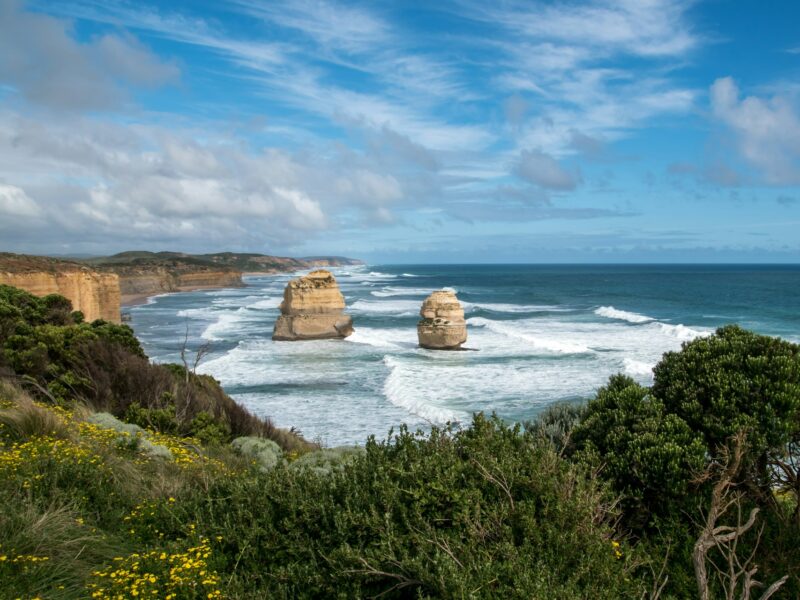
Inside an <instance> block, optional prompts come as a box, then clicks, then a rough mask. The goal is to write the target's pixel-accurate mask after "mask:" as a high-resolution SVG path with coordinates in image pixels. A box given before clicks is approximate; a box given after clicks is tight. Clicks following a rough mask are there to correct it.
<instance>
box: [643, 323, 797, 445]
mask: <svg viewBox="0 0 800 600" xmlns="http://www.w3.org/2000/svg"><path fill="white" fill-rule="evenodd" d="M653 373H654V381H653V395H654V396H656V397H657V398H659V399H660V400H661V401H662V402H663V403H664V406H665V407H666V410H667V411H668V412H670V413H672V414H675V415H677V416H679V417H681V418H682V419H683V420H684V421H685V422H686V423H687V424H688V425H689V427H691V429H692V430H693V431H697V432H700V433H702V434H703V436H704V437H705V441H706V445H707V448H708V450H709V452H710V453H713V452H714V451H715V449H716V448H718V447H719V446H721V445H723V444H725V442H726V440H727V439H728V438H729V437H730V436H732V435H735V434H736V433H737V432H738V431H747V432H748V441H749V444H750V446H751V448H752V451H753V453H754V454H755V455H762V454H764V453H766V452H767V451H768V450H769V449H771V448H777V447H781V446H783V445H785V444H786V443H787V442H788V441H789V439H790V437H791V436H792V433H793V432H794V431H795V430H796V428H797V420H798V414H800V346H798V345H797V344H792V343H789V342H786V341H784V340H781V339H779V338H774V337H769V336H766V335H757V334H755V333H752V332H750V331H746V330H744V329H741V328H740V327H737V326H734V325H731V326H728V327H723V328H720V329H718V330H717V332H716V333H715V334H714V335H711V336H708V337H703V338H699V339H696V340H694V341H692V342H690V343H688V344H685V345H684V347H683V349H682V350H681V351H680V352H668V353H667V354H665V355H664V358H663V359H662V360H661V362H660V363H659V364H658V365H656V367H655V369H654V370H653Z"/></svg>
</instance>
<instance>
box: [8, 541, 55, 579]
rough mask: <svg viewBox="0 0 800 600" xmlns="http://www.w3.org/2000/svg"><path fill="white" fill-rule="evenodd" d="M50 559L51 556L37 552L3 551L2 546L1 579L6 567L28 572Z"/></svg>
mask: <svg viewBox="0 0 800 600" xmlns="http://www.w3.org/2000/svg"><path fill="white" fill-rule="evenodd" d="M48 560H50V557H49V556H37V555H35V554H17V553H16V552H14V551H13V550H10V551H3V548H2V546H0V581H2V578H3V575H2V574H3V571H4V570H6V569H21V570H22V572H23V573H28V572H29V571H30V569H31V568H32V567H36V566H37V565H39V564H40V563H43V562H47V561H48Z"/></svg>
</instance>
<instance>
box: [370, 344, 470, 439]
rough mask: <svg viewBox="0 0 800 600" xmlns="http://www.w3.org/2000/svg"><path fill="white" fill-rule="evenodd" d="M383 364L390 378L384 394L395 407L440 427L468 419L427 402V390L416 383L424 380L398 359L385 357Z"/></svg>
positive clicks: (458, 413) (385, 385) (465, 416)
mask: <svg viewBox="0 0 800 600" xmlns="http://www.w3.org/2000/svg"><path fill="white" fill-rule="evenodd" d="M383 363H384V364H385V365H386V366H387V367H388V369H389V376H388V377H387V378H386V381H385V383H384V385H383V394H384V395H385V396H386V398H387V399H388V400H389V402H391V403H392V404H394V405H395V406H399V407H401V408H404V409H405V410H407V411H408V412H410V413H411V414H414V415H417V416H419V417H422V418H423V419H425V420H426V421H429V422H431V423H435V424H439V425H441V424H444V423H447V422H448V421H449V422H451V423H458V422H461V421H463V420H465V419H466V418H467V416H468V415H466V414H464V413H460V412H457V411H454V410H451V409H449V408H444V407H441V406H437V405H435V404H432V403H430V402H426V401H425V396H426V392H425V390H424V389H423V388H422V387H421V386H419V385H415V383H416V382H420V381H424V378H423V377H420V374H418V373H413V372H411V371H410V370H409V369H408V368H406V367H404V366H403V365H402V363H401V362H400V361H399V360H398V359H396V358H394V357H391V356H385V357H384V358H383Z"/></svg>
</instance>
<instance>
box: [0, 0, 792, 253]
mask: <svg viewBox="0 0 800 600" xmlns="http://www.w3.org/2000/svg"><path fill="white" fill-rule="evenodd" d="M797 23H800V3H797V2H793V1H785V2H777V1H774V2H767V3H765V2H750V1H733V0H731V1H707V2H691V1H686V0H622V1H617V2H611V1H601V0H595V1H589V2H532V1H527V2H517V1H507V2H506V1H497V2H491V3H487V2H483V1H477V0H455V1H443V2H436V3H431V2H406V3H402V2H385V3H384V2H363V3H360V2H325V1H319V0H298V1H295V2H286V3H283V2H276V1H267V0H228V1H220V2H208V3H205V2H198V1H191V2H189V1H184V2H175V1H171V2H153V1H148V0H143V1H138V2H122V1H117V0H104V1H91V0H88V1H84V0H63V1H59V2H43V1H33V0H32V1H29V2H20V1H15V0H0V239H2V249H3V250H11V251H18V252H30V253H55V254H68V253H95V254H97V253H111V252H117V251H121V250H126V249H133V248H137V249H153V250H159V249H169V250H185V251H198V252H199V251H218V250H235V251H253V252H265V253H275V254H285V255H294V256H302V255H316V254H342V255H349V256H357V257H361V258H365V259H367V260H369V261H371V262H409V263H413V262H800V27H798V26H797Z"/></svg>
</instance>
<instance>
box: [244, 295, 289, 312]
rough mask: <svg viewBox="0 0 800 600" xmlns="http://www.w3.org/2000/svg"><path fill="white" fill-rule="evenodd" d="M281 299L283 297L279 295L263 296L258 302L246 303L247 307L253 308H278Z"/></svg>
mask: <svg viewBox="0 0 800 600" xmlns="http://www.w3.org/2000/svg"><path fill="white" fill-rule="evenodd" d="M282 300H283V299H282V298H279V297H275V298H264V299H262V300H259V301H258V302H253V303H252V304H248V305H247V308H249V309H254V310H266V309H271V308H278V307H279V306H280V304H281V301H282Z"/></svg>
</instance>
